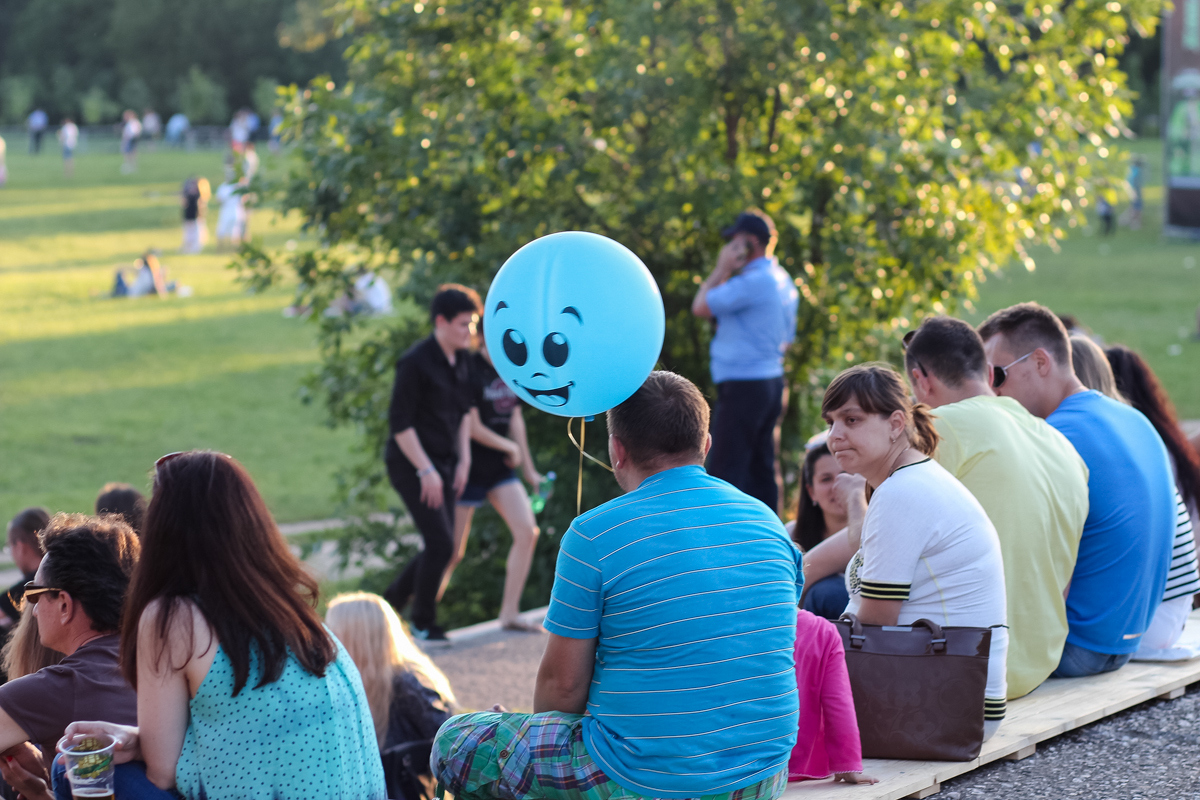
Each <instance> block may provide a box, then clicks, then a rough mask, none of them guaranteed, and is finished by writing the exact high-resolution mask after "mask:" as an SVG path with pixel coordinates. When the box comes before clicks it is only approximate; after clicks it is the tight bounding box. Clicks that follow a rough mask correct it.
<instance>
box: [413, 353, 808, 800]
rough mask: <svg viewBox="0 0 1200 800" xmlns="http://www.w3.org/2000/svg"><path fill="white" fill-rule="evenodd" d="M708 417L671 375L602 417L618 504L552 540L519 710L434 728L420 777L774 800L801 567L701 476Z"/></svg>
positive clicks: (534, 790)
mask: <svg viewBox="0 0 1200 800" xmlns="http://www.w3.org/2000/svg"><path fill="white" fill-rule="evenodd" d="M708 422H709V411H708V404H707V403H706V402H705V401H704V398H703V396H702V395H701V394H700V391H699V390H698V389H697V388H696V387H695V386H694V385H693V384H692V383H691V382H690V381H688V380H687V379H685V378H682V377H680V376H678V375H675V374H673V373H670V372H654V373H652V374H651V375H650V377H649V378H648V379H647V380H646V383H645V384H644V385H643V386H642V387H641V388H640V389H639V390H638V391H637V392H636V393H635V394H634V395H633V397H631V398H630V399H628V400H626V401H625V402H624V403H622V404H621V405H619V406H617V407H616V408H614V409H612V410H611V411H609V412H608V430H609V455H610V457H611V459H612V464H613V468H614V471H615V473H616V478H617V482H618V483H619V484H620V485H621V488H622V489H624V490H625V491H626V492H627V494H625V495H624V496H622V497H619V498H617V499H616V500H613V501H611V502H609V503H605V504H604V505H602V506H600V507H599V508H596V509H593V510H592V511H589V512H588V513H586V514H584V515H582V516H580V517H578V518H577V519H576V520H575V521H574V522H573V523H572V524H571V528H570V530H568V531H567V533H566V534H565V535H564V537H563V540H562V546H561V550H560V552H559V557H558V568H557V573H556V575H555V579H554V590H553V594H552V597H551V601H550V611H549V613H548V614H547V616H546V621H545V626H546V628H547V629H548V630H549V631H550V640H549V642H548V643H547V646H546V652H545V655H544V656H543V657H542V663H541V667H540V669H539V670H538V677H537V685H536V688H535V691H534V711H535V713H534V714H532V715H529V714H508V713H500V712H487V713H481V714H467V715H463V716H460V717H455V718H453V719H451V720H449V721H448V722H447V723H446V724H445V725H444V726H443V727H442V729H441V731H439V732H438V736H437V739H436V741H435V744H434V750H433V758H432V765H433V768H434V770H435V774H436V775H437V776H438V778H439V780H440V781H441V782H442V783H443V785H444V786H445V787H446V788H447V789H448V790H449V791H451V792H452V793H453V794H454V795H455V796H456V797H458V798H460V800H461V799H463V798H505V800H522V798H533V797H538V798H551V800H610V798H613V797H614V796H620V797H622V798H628V797H631V796H633V797H655V798H660V797H661V798H700V797H704V798H725V797H728V796H732V795H733V794H734V793H737V794H738V796H739V800H755V799H756V798H761V799H762V800H771V799H772V798H775V797H778V796H779V795H780V794H782V792H783V789H784V787H785V786H786V782H787V761H788V755H789V753H790V751H791V748H792V745H793V744H794V743H795V740H796V724H797V711H798V706H797V694H796V682H795V681H796V679H795V672H794V667H793V664H792V646H793V642H794V639H795V624H796V602H797V599H798V598H799V595H800V589H801V584H802V581H803V577H802V576H801V573H800V570H799V561H800V556H799V553H798V551H797V550H796V548H795V547H793V546H792V543H791V541H790V540H789V539H788V536H787V534H786V533H785V531H784V529H783V526H782V525H781V524H780V522H779V519H778V517H777V516H776V515H775V513H774V512H773V511H772V510H771V509H769V508H767V507H766V506H765V505H763V503H761V502H760V501H758V500H755V499H754V498H752V497H750V496H749V495H746V494H744V493H742V492H741V491H739V490H737V489H735V488H734V487H732V486H730V485H729V484H728V483H725V482H724V481H721V480H718V479H716V478H713V477H710V476H709V475H708V474H707V473H705V471H704V467H703V464H704V457H705V455H706V453H707V450H708V448H709V445H710V442H711V439H710V437H709V435H708Z"/></svg>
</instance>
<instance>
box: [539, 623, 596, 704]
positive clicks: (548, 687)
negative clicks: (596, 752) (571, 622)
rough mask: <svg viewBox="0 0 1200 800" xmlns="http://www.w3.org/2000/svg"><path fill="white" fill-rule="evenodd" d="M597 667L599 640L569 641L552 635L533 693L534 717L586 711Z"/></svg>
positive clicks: (563, 637)
mask: <svg viewBox="0 0 1200 800" xmlns="http://www.w3.org/2000/svg"><path fill="white" fill-rule="evenodd" d="M595 667H596V639H568V638H567V637H565V636H558V635H557V634H553V633H552V634H550V641H548V642H547V643H546V652H545V653H543V654H542V663H541V666H539V667H538V674H537V684H536V685H535V686H534V689H533V713H535V714H541V713H542V712H545V711H559V712H562V713H564V714H582V713H584V712H585V711H587V699H588V691H589V690H590V689H591V688H592V672H593V670H594V669H595Z"/></svg>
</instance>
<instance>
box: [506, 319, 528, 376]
mask: <svg viewBox="0 0 1200 800" xmlns="http://www.w3.org/2000/svg"><path fill="white" fill-rule="evenodd" d="M504 355H506V356H508V360H509V361H511V362H512V363H514V364H516V365H517V366H518V367H523V366H525V362H526V361H527V360H529V348H528V347H526V346H525V337H524V336H522V335H521V332H520V331H517V330H513V329H512V328H509V329H508V330H506V331H505V332H504Z"/></svg>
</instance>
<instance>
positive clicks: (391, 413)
mask: <svg viewBox="0 0 1200 800" xmlns="http://www.w3.org/2000/svg"><path fill="white" fill-rule="evenodd" d="M481 306H482V304H481V303H480V300H479V295H478V294H476V293H475V291H474V290H472V289H468V288H467V287H465V286H459V285H457V284H447V285H445V286H442V287H440V288H439V289H438V293H437V294H436V295H434V298H433V303H432V304H431V305H430V309H429V313H430V316H431V317H432V318H433V335H432V336H430V337H429V338H427V339H423V340H421V341H420V342H418V343H417V344H415V345H413V346H412V347H411V348H410V349H409V350H408V352H407V353H405V354H404V356H403V357H402V358H401V359H400V360H399V361H397V362H396V384H395V386H394V388H393V390H392V403H391V407H390V408H389V410H388V426H389V430H390V433H391V436H390V438H389V439H388V443H387V450H386V452H385V454H384V461H385V463H386V465H387V472H388V479H389V480H391V482H392V486H393V487H394V488H395V490H396V491H397V492H398V493H399V494H400V498H401V499H402V500H404V505H405V506H407V508H408V513H409V516H411V517H412V521H413V524H414V525H416V526H417V530H418V531H419V532H420V534H421V538H422V539H424V540H425V549H424V550H422V551H421V552H420V553H418V554H417V555H416V556H415V557H414V558H413V559H412V560H411V561H410V562H408V565H407V566H406V567H405V568H404V570H403V571H402V572H401V573H400V575H399V576H398V577H397V578H396V580H394V581H393V582H392V585H391V586H389V587H388V588H387V591H385V592H384V597H386V598H387V600H388V602H389V603H391V604H392V606H394V607H395V609H396V611H397V612H400V611H402V610H403V609H404V607H405V606H406V605H408V602H409V600H410V599H411V600H412V604H413V608H412V626H413V635H414V636H416V637H417V638H418V639H424V640H427V641H439V642H445V641H446V634H445V632H444V631H442V629H441V628H440V627H439V626H438V624H437V598H438V590H439V587H440V586H441V583H442V573H443V572H444V571H445V569H446V564H447V563H448V562H449V561H450V556H451V553H452V552H453V550H454V542H453V534H452V531H453V524H454V505H455V502H456V501H457V500H458V496H459V495H460V494H462V491H463V489H464V488H465V487H466V485H467V476H468V474H469V473H470V470H471V448H470V440H471V439H470V436H471V426H470V417H469V415H468V412H469V411H470V409H471V402H472V401H471V390H470V382H469V365H468V358H469V356H470V353H469V351H468V349H467V348H469V347H470V346H471V339H472V337H473V336H474V333H475V325H476V324H477V323H478V321H479V310H480V308H481Z"/></svg>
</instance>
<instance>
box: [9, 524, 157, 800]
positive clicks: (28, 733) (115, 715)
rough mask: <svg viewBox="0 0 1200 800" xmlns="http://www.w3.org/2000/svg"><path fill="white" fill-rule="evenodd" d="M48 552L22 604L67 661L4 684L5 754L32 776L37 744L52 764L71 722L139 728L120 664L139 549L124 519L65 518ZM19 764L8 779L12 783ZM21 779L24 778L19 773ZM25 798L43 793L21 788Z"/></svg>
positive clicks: (49, 531)
mask: <svg viewBox="0 0 1200 800" xmlns="http://www.w3.org/2000/svg"><path fill="white" fill-rule="evenodd" d="M41 541H42V546H43V547H44V548H45V551H46V555H45V556H44V557H43V558H42V561H41V564H40V565H39V566H38V569H37V573H36V574H35V575H34V579H33V580H32V581H30V582H29V583H28V584H26V586H25V592H24V596H23V597H22V598H21V600H20V602H19V603H18V605H20V606H24V605H26V604H28V605H31V606H33V616H34V619H36V620H37V626H38V637H39V639H40V640H41V642H42V644H43V645H45V646H46V647H48V648H50V649H51V650H56V651H58V652H59V653H62V654H63V655H64V656H65V658H64V659H63V660H62V662H61V663H59V664H57V665H55V666H50V667H46V668H44V669H41V670H38V671H37V672H34V673H33V674H31V675H26V676H24V677H21V678H17V679H16V680H12V681H9V682H8V683H6V684H4V685H3V686H0V754H3V755H5V756H14V757H15V758H16V763H17V764H19V765H21V767H22V768H23V769H22V770H21V772H22V773H23V777H25V778H27V779H29V780H33V781H36V780H38V779H39V778H40V777H41V776H38V775H36V772H35V773H33V774H32V776H30V774H29V773H30V767H31V766H32V767H34V768H36V766H37V764H36V761H33V762H31V761H30V760H29V758H28V755H29V749H28V747H27V746H24V743H25V742H32V743H33V744H35V745H38V746H39V747H40V748H41V751H42V757H43V758H44V759H45V762H46V764H48V763H49V761H50V759H51V758H53V757H54V753H55V745H56V744H57V742H58V740H59V739H60V738H62V736H63V732H64V731H65V729H66V727H67V725H69V724H71V723H72V722H74V721H76V720H93V719H95V720H104V721H106V722H116V723H120V724H122V725H136V724H137V694H136V693H135V692H134V690H133V689H132V688H131V687H130V686H129V684H128V683H126V682H125V679H124V678H123V677H122V676H121V670H120V668H119V666H118V650H119V644H120V636H119V635H118V633H117V632H118V629H119V628H120V625H121V610H122V607H123V606H124V603H125V592H126V589H127V588H128V586H129V580H130V577H131V575H132V574H133V568H134V565H135V564H136V563H137V558H138V554H139V549H140V546H139V544H138V540H137V537H136V536H135V535H134V533H133V531H132V530H131V529H130V528H129V526H128V525H126V524H125V523H124V522H118V521H116V520H115V519H114V518H112V517H109V518H105V519H101V518H98V517H88V516H84V515H82V514H58V515H56V516H54V517H53V518H52V519H51V520H50V524H49V526H47V527H46V529H45V530H43V531H42V534H41ZM14 769H15V768H14V766H13V763H12V762H8V761H7V760H6V761H5V763H4V769H3V771H4V775H5V778H7V779H9V781H10V782H11V783H19V782H20V781H18V780H16V779H14V775H13V771H14ZM17 777H22V775H18V776H17ZM22 793H23V794H25V795H26V796H30V797H32V796H38V794H40V793H38V792H34V793H33V794H31V793H30V791H28V790H27V789H26V788H24V787H23V788H22Z"/></svg>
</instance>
